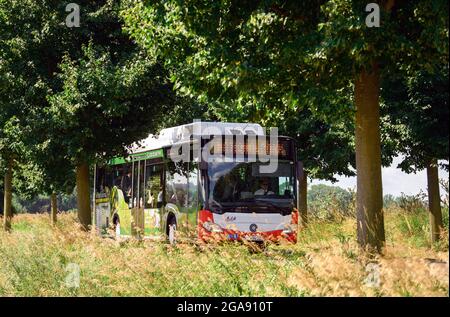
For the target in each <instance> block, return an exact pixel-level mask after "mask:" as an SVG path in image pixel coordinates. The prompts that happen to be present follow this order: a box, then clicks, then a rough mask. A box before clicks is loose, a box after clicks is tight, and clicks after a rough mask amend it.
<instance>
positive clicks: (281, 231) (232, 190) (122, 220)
mask: <svg viewBox="0 0 450 317" xmlns="http://www.w3.org/2000/svg"><path fill="white" fill-rule="evenodd" d="M255 140H256V141H255ZM296 153H297V150H296V145H295V142H294V140H293V139H291V138H289V137H283V136H278V135H275V137H274V136H273V135H271V136H268V135H266V133H265V130H264V129H263V128H262V127H261V126H260V125H258V124H249V123H225V122H200V121H197V122H194V123H191V124H186V125H182V126H177V127H172V128H167V129H163V130H161V132H160V133H159V135H149V137H148V138H146V139H144V140H141V141H140V142H137V143H136V144H134V145H133V146H132V147H131V148H130V149H129V150H128V152H127V156H126V157H114V158H112V159H110V160H109V161H108V162H106V163H105V164H101V165H97V166H96V167H95V171H94V181H93V183H94V186H93V187H94V193H93V194H94V195H93V196H94V198H93V205H94V206H93V223H94V225H95V226H96V228H97V229H98V230H99V231H101V232H107V231H109V232H113V233H114V234H115V235H117V236H125V237H126V236H134V237H139V238H145V237H158V236H159V237H163V238H166V239H168V240H169V241H170V242H171V243H173V242H174V241H175V239H176V237H179V236H183V237H187V238H194V239H200V240H201V241H205V242H208V241H211V240H221V241H222V240H237V241H242V240H247V241H281V240H286V241H289V242H292V243H295V242H296V240H297V223H298V209H297V186H298V184H297V179H298V177H297V175H298V164H297V159H296ZM180 157H183V158H184V159H182V160H180V159H179V158H180ZM271 160H272V161H271ZM274 162H275V163H274ZM271 164H272V166H270V165H271ZM264 169H265V170H264ZM269 169H271V170H270V171H267V170H269ZM181 233H183V234H181Z"/></svg>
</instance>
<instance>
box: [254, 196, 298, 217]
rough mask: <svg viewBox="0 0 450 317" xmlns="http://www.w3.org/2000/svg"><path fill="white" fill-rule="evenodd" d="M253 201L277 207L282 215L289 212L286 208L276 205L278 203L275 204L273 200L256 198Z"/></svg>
mask: <svg viewBox="0 0 450 317" xmlns="http://www.w3.org/2000/svg"><path fill="white" fill-rule="evenodd" d="M255 202H258V203H263V204H265V203H267V204H268V205H270V206H271V207H274V208H276V209H278V211H280V212H281V214H282V215H283V216H285V215H288V214H289V213H290V211H286V208H283V207H280V206H278V205H276V204H274V203H273V202H271V201H268V200H257V199H255Z"/></svg>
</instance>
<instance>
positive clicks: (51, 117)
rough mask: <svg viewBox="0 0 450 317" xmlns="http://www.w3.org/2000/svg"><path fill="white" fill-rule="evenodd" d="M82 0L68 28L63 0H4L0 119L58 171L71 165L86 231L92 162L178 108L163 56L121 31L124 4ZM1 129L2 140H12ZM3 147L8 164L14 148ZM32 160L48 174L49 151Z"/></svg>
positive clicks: (120, 148)
mask: <svg viewBox="0 0 450 317" xmlns="http://www.w3.org/2000/svg"><path fill="white" fill-rule="evenodd" d="M77 4H79V6H80V8H81V16H80V20H81V22H80V27H75V28H69V27H68V26H66V25H65V23H64V21H65V20H66V15H67V14H68V13H67V12H66V11H65V3H63V2H60V1H56V0H44V1H39V2H35V1H31V0H26V1H17V0H1V1H0V29H1V31H0V36H1V37H0V41H1V46H0V54H1V55H0V56H1V57H2V59H1V63H0V67H1V68H0V76H1V77H0V80H1V81H0V84H1V85H0V95H1V97H2V98H0V99H1V103H2V106H3V105H5V109H9V110H8V111H9V112H6V110H4V109H2V111H3V112H2V113H1V114H0V123H1V125H2V128H3V127H5V126H6V125H7V124H8V122H10V121H11V120H12V118H13V119H14V118H17V119H14V120H16V121H17V122H18V125H17V126H19V127H20V128H19V130H20V131H24V133H23V139H21V140H20V141H21V142H22V143H23V144H24V145H25V147H27V146H28V147H30V146H33V147H36V149H38V152H39V151H40V152H42V153H46V154H49V155H50V157H53V158H55V159H54V160H53V161H52V160H50V162H52V163H55V164H57V167H56V168H55V172H56V171H60V170H66V171H71V169H68V166H71V168H72V169H73V168H75V171H76V173H75V174H76V184H77V190H78V195H77V196H78V214H79V218H80V222H81V223H82V225H83V226H84V227H85V228H87V227H88V226H89V224H90V221H91V213H90V203H89V197H90V195H89V164H91V163H93V162H95V161H97V160H101V159H103V158H105V157H107V156H111V155H114V154H117V153H119V152H121V153H122V152H123V151H124V147H125V146H126V145H129V144H131V143H133V142H134V141H136V140H138V139H140V138H142V137H145V136H147V135H148V133H149V132H151V131H152V130H153V128H154V127H156V126H157V124H158V123H159V120H160V119H161V115H162V113H165V112H167V109H171V108H172V107H173V101H174V98H173V96H174V94H173V93H172V91H171V88H170V86H169V85H168V84H166V73H165V72H164V71H163V69H162V68H161V67H160V65H159V64H158V62H157V61H156V60H155V59H151V58H148V57H147V56H146V55H145V54H144V53H143V52H142V51H141V50H140V49H139V48H138V47H137V46H136V45H135V44H134V43H133V42H132V41H131V40H130V39H129V38H128V36H127V35H126V34H124V33H123V32H122V26H121V21H120V19H119V16H118V8H119V4H118V3H116V2H113V1H78V2H77ZM49 48H51V49H49ZM71 72H73V73H71ZM149 114H151V116H149ZM14 120H13V121H11V122H12V123H14V124H15V122H16V121H14ZM12 123H11V124H10V125H12ZM2 131H5V133H3V134H4V135H5V136H3V135H1V136H0V139H1V140H5V142H3V143H2V144H5V146H6V145H8V146H10V145H11V144H12V145H14V144H16V143H14V142H11V140H10V137H9V135H6V132H7V131H8V130H7V129H2ZM0 151H1V152H2V157H3V158H4V159H3V161H4V162H6V161H7V160H8V157H10V156H8V157H7V155H6V154H7V153H10V152H11V151H9V150H8V149H7V148H6V147H3V148H0ZM14 155H15V157H20V155H18V154H17V153H16V152H14ZM34 159H36V160H37V161H36V162H35V163H36V164H37V165H38V166H40V167H41V168H43V169H44V171H45V172H51V170H49V169H46V168H45V166H46V164H47V163H49V162H45V161H43V160H45V155H39V156H34ZM8 166H10V165H8ZM9 169H11V167H10V168H9ZM9 169H8V170H9ZM9 175H12V174H11V173H10V174H8V173H6V176H7V177H9ZM69 175H70V173H64V174H62V177H68V176H69ZM47 176H48V178H50V179H52V180H55V182H51V184H52V186H53V185H60V184H61V182H59V180H57V179H56V178H55V177H58V175H57V174H56V173H55V174H53V173H51V174H48V175H47ZM5 184H6V185H8V184H9V183H8V182H5ZM7 188H9V187H8V186H5V194H6V193H9V191H8V190H6V189H7ZM7 197H9V196H8V195H5V201H6V200H7V199H6V198H7ZM5 219H7V218H5Z"/></svg>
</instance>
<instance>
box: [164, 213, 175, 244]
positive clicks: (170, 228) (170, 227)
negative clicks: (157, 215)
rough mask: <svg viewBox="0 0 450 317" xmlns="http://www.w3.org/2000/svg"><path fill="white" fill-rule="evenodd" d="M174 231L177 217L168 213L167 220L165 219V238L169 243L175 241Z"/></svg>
mask: <svg viewBox="0 0 450 317" xmlns="http://www.w3.org/2000/svg"><path fill="white" fill-rule="evenodd" d="M176 232H177V219H176V217H175V216H174V215H173V214H169V217H168V220H167V229H166V234H167V240H168V241H169V243H170V244H172V245H173V244H175V243H176Z"/></svg>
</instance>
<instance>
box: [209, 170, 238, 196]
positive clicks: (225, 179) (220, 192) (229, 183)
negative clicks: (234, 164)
mask: <svg viewBox="0 0 450 317" xmlns="http://www.w3.org/2000/svg"><path fill="white" fill-rule="evenodd" d="M237 193H238V182H237V181H236V178H235V177H234V175H233V174H226V175H225V176H222V177H220V178H219V180H218V181H217V186H215V188H214V197H217V198H219V199H220V201H225V202H226V201H234V199H235V197H236V195H237Z"/></svg>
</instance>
